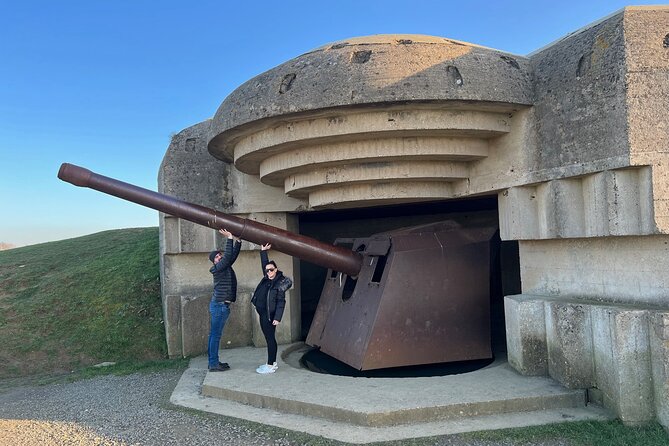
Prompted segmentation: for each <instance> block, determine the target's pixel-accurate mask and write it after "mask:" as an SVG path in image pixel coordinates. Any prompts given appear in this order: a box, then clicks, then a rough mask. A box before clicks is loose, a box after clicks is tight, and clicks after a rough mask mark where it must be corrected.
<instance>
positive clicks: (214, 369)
mask: <svg viewBox="0 0 669 446" xmlns="http://www.w3.org/2000/svg"><path fill="white" fill-rule="evenodd" d="M226 370H230V366H228V367H222V366H220V365H217V366H216V367H209V371H210V372H225V371H226Z"/></svg>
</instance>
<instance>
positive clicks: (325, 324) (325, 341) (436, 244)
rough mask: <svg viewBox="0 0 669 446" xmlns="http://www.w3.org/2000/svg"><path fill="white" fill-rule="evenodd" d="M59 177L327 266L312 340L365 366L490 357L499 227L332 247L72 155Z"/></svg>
mask: <svg viewBox="0 0 669 446" xmlns="http://www.w3.org/2000/svg"><path fill="white" fill-rule="evenodd" d="M58 178H60V179H61V180H64V181H67V182H70V183H72V184H74V185H76V186H81V187H89V188H91V189H95V190H98V191H100V192H104V193H107V194H110V195H114V196H116V197H119V198H122V199H125V200H128V201H132V202H134V203H137V204H140V205H143V206H146V207H149V208H152V209H156V210H158V211H161V212H164V213H166V214H170V215H173V216H175V217H179V218H183V219H185V220H189V221H192V222H194V223H197V224H200V225H204V226H207V227H210V228H212V229H223V228H224V229H227V230H229V231H230V232H232V233H233V234H234V235H236V236H237V237H239V238H242V239H244V240H248V241H250V242H253V243H256V244H264V243H271V244H272V247H273V248H274V249H276V250H277V251H280V252H283V253H285V254H288V255H291V256H294V257H297V258H300V259H302V260H306V261H308V262H312V263H314V264H317V265H320V266H323V267H325V268H328V273H327V276H326V279H325V285H324V287H323V291H322V294H321V298H320V300H319V303H318V307H317V309H316V314H315V316H314V320H313V322H312V325H311V327H310V330H309V333H308V335H307V339H306V342H307V344H309V345H312V346H317V347H320V349H321V350H322V351H323V352H324V353H326V354H328V355H330V356H333V357H334V358H336V359H339V360H340V361H342V362H344V363H346V364H348V365H350V366H352V367H355V368H357V369H359V370H372V369H379V368H387V367H399V366H407V365H421V364H433V363H440V362H453V361H464V360H474V359H485V358H490V357H492V352H491V340H490V263H491V261H490V242H491V239H492V237H493V236H494V233H495V231H496V227H491V226H486V227H462V226H460V225H459V224H457V223H455V222H453V221H450V220H449V221H443V222H439V223H434V224H430V225H423V226H418V227H413V228H407V229H401V230H396V231H391V232H388V233H382V234H375V235H372V236H370V237H367V238H361V239H338V240H336V241H335V244H334V245H330V244H327V243H323V242H321V241H318V240H316V239H313V238H310V237H306V236H302V235H299V234H294V233H292V232H289V231H285V230H282V229H278V228H275V227H272V226H269V225H265V224H262V223H258V222H254V221H252V220H247V219H243V218H239V217H235V216H231V215H227V214H224V213H221V212H218V211H215V210H213V209H209V208H206V207H204V206H199V205H196V204H192V203H188V202H185V201H182V200H179V199H177V198H174V197H171V196H168V195H164V194H160V193H157V192H154V191H150V190H148V189H143V188H141V187H137V186H134V185H131V184H128V183H124V182H122V181H118V180H115V179H112V178H108V177H105V176H102V175H98V174H96V173H93V172H91V171H90V170H88V169H84V168H82V167H78V166H75V165H72V164H67V163H64V164H63V165H62V166H61V168H60V170H59V172H58ZM344 244H347V245H350V246H351V248H350V249H349V248H346V247H344V246H342V245H344Z"/></svg>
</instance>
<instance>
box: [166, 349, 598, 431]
mask: <svg viewBox="0 0 669 446" xmlns="http://www.w3.org/2000/svg"><path fill="white" fill-rule="evenodd" d="M294 348H295V346H289V347H287V348H286V347H281V348H280V352H281V355H280V357H281V359H279V370H278V371H277V372H276V373H274V374H273V375H270V376H262V375H257V374H256V373H254V372H253V370H254V369H255V368H256V367H257V366H258V364H260V363H262V362H264V360H265V350H264V349H254V348H243V349H234V350H230V351H228V352H223V354H226V353H227V354H228V359H229V361H230V364H231V366H232V369H231V370H230V371H228V372H226V373H223V374H213V373H209V374H207V373H206V358H195V359H193V360H191V364H190V367H189V369H188V370H187V371H186V372H185V373H184V375H183V377H182V378H181V380H180V382H179V384H178V385H177V387H176V388H175V389H174V392H173V393H172V396H171V398H170V401H171V402H172V403H173V404H177V405H181V406H185V407H189V408H193V409H196V410H202V411H207V412H212V413H216V414H221V415H226V416H232V417H236V418H242V419H247V420H252V421H255V422H260V423H263V424H269V425H273V426H279V427H282V428H285V429H291V430H296V431H301V432H308V433H310V434H312V435H318V436H323V437H326V438H331V439H335V440H339V441H344V442H351V443H357V444H364V443H372V442H377V441H389V440H402V439H408V438H415V437H426V436H434V435H445V434H452V433H458V432H470V431H478V430H487V429H501V428H508V427H519V426H529V425H538V424H546V423H556V422H565V421H581V420H604V419H610V417H611V415H610V414H608V413H607V411H605V410H602V409H601V408H599V407H597V406H593V405H590V404H588V405H587V406H586V405H585V398H584V391H583V390H568V389H565V388H563V387H561V386H559V385H558V384H556V383H555V382H554V381H552V380H551V379H549V378H546V377H523V376H521V375H519V374H517V373H516V372H515V371H513V370H512V369H511V368H510V367H509V366H508V365H507V364H506V363H505V362H504V361H503V360H498V361H496V362H495V363H493V364H492V365H490V366H489V367H487V368H485V369H481V370H478V371H475V372H472V373H464V374H459V375H451V376H439V377H431V378H410V379H404V380H399V381H398V379H396V378H349V377H344V376H334V375H325V374H319V373H313V372H310V371H307V370H304V369H302V368H300V367H299V364H297V360H298V358H299V355H300V350H294ZM291 351H293V353H291ZM296 355H297V356H296ZM400 381H401V382H400ZM200 389H202V394H201V393H200ZM205 394H207V395H211V396H204V395H205ZM361 394H364V395H365V397H364V398H361V397H360V396H361ZM223 398H225V399H223Z"/></svg>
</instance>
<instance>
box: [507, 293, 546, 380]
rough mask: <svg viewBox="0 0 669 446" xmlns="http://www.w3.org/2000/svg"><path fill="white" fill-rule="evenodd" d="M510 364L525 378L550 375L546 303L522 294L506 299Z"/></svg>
mask: <svg viewBox="0 0 669 446" xmlns="http://www.w3.org/2000/svg"><path fill="white" fill-rule="evenodd" d="M504 315H505V319H506V348H507V356H508V361H509V364H510V365H511V366H512V367H513V368H514V369H516V370H517V371H518V372H519V373H521V374H523V375H547V374H548V361H547V360H548V351H547V346H546V325H545V315H544V301H543V300H542V299H540V298H533V296H525V295H522V294H519V295H515V296H507V297H505V298H504Z"/></svg>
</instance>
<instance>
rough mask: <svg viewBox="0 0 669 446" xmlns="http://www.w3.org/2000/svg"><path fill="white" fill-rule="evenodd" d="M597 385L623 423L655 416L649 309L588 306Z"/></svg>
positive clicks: (608, 404) (646, 419)
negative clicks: (589, 308) (589, 307)
mask: <svg viewBox="0 0 669 446" xmlns="http://www.w3.org/2000/svg"><path fill="white" fill-rule="evenodd" d="M591 320H592V335H593V348H594V353H595V354H594V359H595V371H596V372H595V380H596V387H597V388H598V389H599V390H600V391H601V392H602V402H603V405H604V406H605V407H607V408H609V409H611V410H612V411H613V412H614V413H615V414H616V415H617V416H618V417H619V418H620V420H621V421H623V422H624V423H626V424H632V425H634V424H640V423H646V422H648V421H651V420H652V419H653V418H654V413H655V410H654V405H653V379H652V374H651V362H650V344H649V338H648V312H647V311H646V310H636V309H627V308H620V307H607V306H591Z"/></svg>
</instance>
